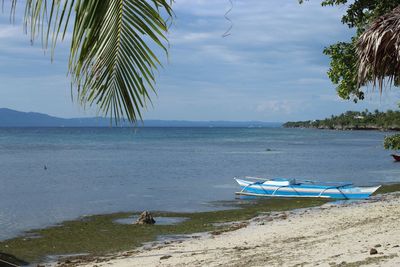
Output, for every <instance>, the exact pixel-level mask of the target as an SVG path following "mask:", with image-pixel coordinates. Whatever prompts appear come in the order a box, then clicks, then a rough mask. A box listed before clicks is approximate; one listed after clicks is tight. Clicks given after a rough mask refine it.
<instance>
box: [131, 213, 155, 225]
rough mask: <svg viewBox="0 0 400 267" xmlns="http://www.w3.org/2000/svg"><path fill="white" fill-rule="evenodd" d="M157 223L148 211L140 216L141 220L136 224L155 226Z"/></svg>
mask: <svg viewBox="0 0 400 267" xmlns="http://www.w3.org/2000/svg"><path fill="white" fill-rule="evenodd" d="M155 223H156V221H155V220H154V218H153V216H152V215H151V213H150V212H148V211H143V212H142V214H140V216H139V219H137V221H136V222H135V223H134V224H155Z"/></svg>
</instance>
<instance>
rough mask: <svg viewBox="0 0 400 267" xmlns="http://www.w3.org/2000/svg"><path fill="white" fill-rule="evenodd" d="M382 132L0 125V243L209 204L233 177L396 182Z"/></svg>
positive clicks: (230, 195) (231, 185)
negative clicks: (89, 220) (67, 225)
mask: <svg viewBox="0 0 400 267" xmlns="http://www.w3.org/2000/svg"><path fill="white" fill-rule="evenodd" d="M386 134H387V133H382V132H372V131H345V132H343V131H324V130H312V129H282V128H140V129H137V130H134V129H128V128H25V129H24V128H19V129H0V151H1V153H0V191H1V194H0V226H1V227H0V239H4V238H9V237H12V236H15V235H16V234H19V233H21V231H24V230H28V229H32V228H39V227H44V226H48V225H53V224H56V223H59V222H61V221H63V220H68V219H74V218H77V217H79V216H82V215H88V214H98V213H109V212H116V211H142V210H165V211H199V210H212V209H216V208H221V207H219V206H218V205H215V201H222V200H224V201H230V200H233V199H234V198H235V195H234V192H235V191H236V190H237V186H236V184H235V182H234V180H233V179H232V177H233V176H244V175H251V176H265V177H274V176H280V177H297V178H304V179H315V180H323V181H353V182H354V183H356V184H358V185H372V184H378V183H388V182H400V164H396V163H394V162H393V161H392V159H391V158H390V156H389V155H390V152H389V151H385V150H384V149H383V148H382V141H383V137H384V136H385V135H386ZM268 150H270V151H268ZM44 166H46V167H47V170H45V168H44Z"/></svg>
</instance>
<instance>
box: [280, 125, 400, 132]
mask: <svg viewBox="0 0 400 267" xmlns="http://www.w3.org/2000/svg"><path fill="white" fill-rule="evenodd" d="M282 127H283V128H286V129H317V130H333V131H380V132H391V131H393V132H397V131H400V128H397V127H396V128H380V127H375V126H368V127H358V126H357V127H355V126H354V127H351V126H334V127H326V126H320V127H314V126H309V127H306V126H285V125H283V126H282Z"/></svg>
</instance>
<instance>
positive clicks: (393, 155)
mask: <svg viewBox="0 0 400 267" xmlns="http://www.w3.org/2000/svg"><path fill="white" fill-rule="evenodd" d="M391 156H392V157H393V158H394V160H395V161H400V156H399V155H395V154H392V155H391Z"/></svg>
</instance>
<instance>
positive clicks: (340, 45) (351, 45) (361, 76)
mask: <svg viewBox="0 0 400 267" xmlns="http://www.w3.org/2000/svg"><path fill="white" fill-rule="evenodd" d="M302 2H304V1H303V0H300V3H302ZM321 3H322V6H340V7H343V8H345V14H344V15H343V17H342V20H341V21H342V23H343V24H345V25H347V26H348V27H349V28H351V29H355V31H354V35H353V36H352V37H351V38H350V40H348V41H339V42H337V43H335V44H332V45H330V46H328V47H326V48H325V49H324V51H323V53H324V54H326V55H327V56H329V57H330V59H331V62H330V68H329V70H328V77H329V78H330V80H331V81H332V83H333V84H335V85H336V91H337V93H338V95H339V96H340V97H341V98H343V99H352V100H353V101H355V102H357V101H358V100H363V99H364V91H363V89H362V88H361V87H362V86H364V85H368V84H369V83H371V84H372V85H373V86H374V87H375V85H378V87H379V89H380V90H382V86H383V85H387V84H390V83H393V84H394V85H395V86H397V85H398V84H399V81H400V80H399V79H398V68H396V67H395V66H397V64H398V63H396V62H397V60H398V59H397V57H396V56H395V55H396V54H397V53H395V52H394V51H396V50H398V46H397V45H396V43H395V42H396V41H395V40H398V39H397V38H395V36H394V35H396V36H397V35H398V34H399V31H398V27H397V26H396V25H397V20H396V18H395V17H396V16H397V15H396V14H397V13H398V11H399V10H397V11H395V10H394V9H395V8H396V7H397V6H399V5H400V0H385V1H380V0H369V1H364V0H355V1H349V0H323V1H322V2H321ZM392 11H393V12H395V13H393V12H392ZM396 12H397V13H396ZM385 16H386V17H385ZM383 17H384V20H383V19H382V18H383ZM397 17H398V16H397ZM397 19H398V18H397ZM383 21H386V23H383ZM380 26H382V27H380ZM367 30H368V31H367ZM389 35H393V37H392V38H390V37H389ZM383 36H385V38H382V37H383ZM389 40H390V41H389ZM372 52H374V53H372ZM368 62H370V63H371V65H370V64H369V63H368ZM393 63H396V64H393ZM384 78H388V82H387V83H383V79H384Z"/></svg>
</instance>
